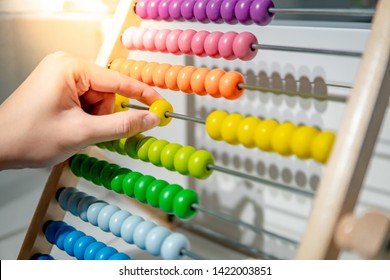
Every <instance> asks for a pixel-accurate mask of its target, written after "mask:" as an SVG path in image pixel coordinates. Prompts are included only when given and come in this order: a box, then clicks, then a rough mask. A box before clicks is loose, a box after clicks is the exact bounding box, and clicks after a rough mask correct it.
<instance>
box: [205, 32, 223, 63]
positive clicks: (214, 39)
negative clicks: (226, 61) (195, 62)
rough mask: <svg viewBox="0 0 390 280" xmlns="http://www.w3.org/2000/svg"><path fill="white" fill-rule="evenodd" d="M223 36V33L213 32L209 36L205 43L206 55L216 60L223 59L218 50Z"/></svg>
mask: <svg viewBox="0 0 390 280" xmlns="http://www.w3.org/2000/svg"><path fill="white" fill-rule="evenodd" d="M222 35H223V33H222V32H220V31H215V32H211V33H210V34H209V35H207V37H206V40H205V41H204V51H205V53H206V55H208V56H210V57H214V58H219V57H221V55H220V53H219V50H218V43H219V40H220V39H221V37H222Z"/></svg>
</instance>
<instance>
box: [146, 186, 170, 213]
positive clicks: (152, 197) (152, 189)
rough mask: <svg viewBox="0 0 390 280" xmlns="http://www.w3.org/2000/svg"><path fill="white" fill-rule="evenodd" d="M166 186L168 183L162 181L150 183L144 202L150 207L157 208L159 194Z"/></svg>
mask: <svg viewBox="0 0 390 280" xmlns="http://www.w3.org/2000/svg"><path fill="white" fill-rule="evenodd" d="M168 185H169V183H168V182H166V181H164V180H154V181H153V182H151V183H150V185H149V186H148V188H147V190H146V202H147V203H148V204H149V205H150V206H152V207H156V208H158V207H159V201H158V200H159V197H160V193H161V191H162V190H163V189H164V188H165V187H166V186H168Z"/></svg>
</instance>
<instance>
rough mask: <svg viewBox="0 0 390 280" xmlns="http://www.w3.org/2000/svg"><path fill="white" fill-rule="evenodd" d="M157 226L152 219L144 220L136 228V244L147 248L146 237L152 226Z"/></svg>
mask: <svg viewBox="0 0 390 280" xmlns="http://www.w3.org/2000/svg"><path fill="white" fill-rule="evenodd" d="M154 227H156V224H155V223H153V222H151V221H144V222H142V223H140V224H139V225H138V226H137V227H136V228H135V230H134V235H133V237H134V244H135V245H137V246H138V248H141V249H145V239H146V235H147V234H148V233H149V232H150V230H151V229H152V228H154Z"/></svg>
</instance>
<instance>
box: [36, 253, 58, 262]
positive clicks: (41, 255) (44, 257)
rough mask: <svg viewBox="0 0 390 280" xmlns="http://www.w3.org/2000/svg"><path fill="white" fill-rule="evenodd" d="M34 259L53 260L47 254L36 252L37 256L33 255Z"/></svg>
mask: <svg viewBox="0 0 390 280" xmlns="http://www.w3.org/2000/svg"><path fill="white" fill-rule="evenodd" d="M34 260H39V261H47V260H54V258H53V257H52V256H50V255H48V254H38V255H37V256H34Z"/></svg>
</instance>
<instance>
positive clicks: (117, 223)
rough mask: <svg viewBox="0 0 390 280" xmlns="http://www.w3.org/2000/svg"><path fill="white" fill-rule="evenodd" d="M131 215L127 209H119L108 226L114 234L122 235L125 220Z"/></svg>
mask: <svg viewBox="0 0 390 280" xmlns="http://www.w3.org/2000/svg"><path fill="white" fill-rule="evenodd" d="M130 216H131V214H130V213H129V212H127V211H125V210H121V211H118V212H116V213H115V214H114V215H112V216H111V219H110V223H109V225H108V227H109V228H110V231H111V232H112V234H113V235H115V236H117V237H121V227H122V224H123V221H124V220H126V219H127V218H128V217H130Z"/></svg>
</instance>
